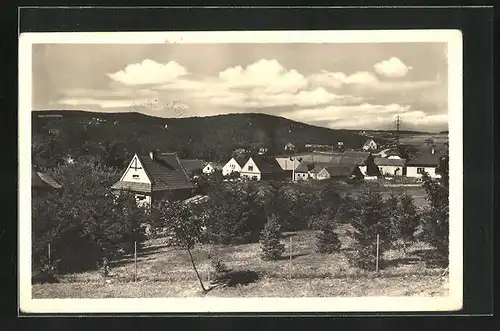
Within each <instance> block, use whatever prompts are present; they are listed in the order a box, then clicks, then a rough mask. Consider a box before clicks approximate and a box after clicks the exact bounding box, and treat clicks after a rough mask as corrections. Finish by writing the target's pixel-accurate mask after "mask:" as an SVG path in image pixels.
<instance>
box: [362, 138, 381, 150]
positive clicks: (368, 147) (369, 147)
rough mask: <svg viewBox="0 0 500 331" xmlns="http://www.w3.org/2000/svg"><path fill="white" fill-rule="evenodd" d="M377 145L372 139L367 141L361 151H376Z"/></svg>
mask: <svg viewBox="0 0 500 331" xmlns="http://www.w3.org/2000/svg"><path fill="white" fill-rule="evenodd" d="M377 147H378V146H377V143H376V142H375V140H373V139H368V140H367V141H366V142H365V143H364V145H363V150H364V151H370V150H372V151H373V150H376V149H377Z"/></svg>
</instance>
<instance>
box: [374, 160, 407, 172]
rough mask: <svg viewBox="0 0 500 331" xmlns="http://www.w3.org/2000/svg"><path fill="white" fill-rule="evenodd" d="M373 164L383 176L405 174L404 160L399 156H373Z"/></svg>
mask: <svg viewBox="0 0 500 331" xmlns="http://www.w3.org/2000/svg"><path fill="white" fill-rule="evenodd" d="M374 162H375V165H376V166H377V167H378V171H379V172H380V174H381V175H383V176H405V174H406V168H405V161H404V160H403V159H401V158H390V157H389V158H384V157H375V158H374Z"/></svg>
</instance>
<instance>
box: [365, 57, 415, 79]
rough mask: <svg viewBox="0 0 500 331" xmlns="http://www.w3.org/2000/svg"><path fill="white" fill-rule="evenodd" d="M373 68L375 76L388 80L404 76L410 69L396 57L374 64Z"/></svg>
mask: <svg viewBox="0 0 500 331" xmlns="http://www.w3.org/2000/svg"><path fill="white" fill-rule="evenodd" d="M373 68H374V69H375V71H376V72H377V74H379V75H381V76H385V77H390V78H397V77H403V76H406V74H407V73H408V71H410V70H411V69H412V67H410V66H407V65H406V64H404V63H403V61H401V60H400V59H398V58H397V57H391V58H390V59H389V60H384V61H381V62H379V63H376V64H375V65H374V66H373Z"/></svg>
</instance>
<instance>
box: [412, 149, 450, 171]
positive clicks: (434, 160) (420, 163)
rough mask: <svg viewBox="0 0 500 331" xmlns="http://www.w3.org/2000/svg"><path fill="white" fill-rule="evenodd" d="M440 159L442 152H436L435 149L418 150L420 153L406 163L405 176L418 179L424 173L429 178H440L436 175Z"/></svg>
mask: <svg viewBox="0 0 500 331" xmlns="http://www.w3.org/2000/svg"><path fill="white" fill-rule="evenodd" d="M441 157H442V151H436V149H435V147H429V148H422V149H420V152H419V153H417V154H416V155H415V156H414V157H412V158H411V159H410V160H408V162H407V163H406V176H408V177H417V178H418V177H422V175H423V174H424V172H426V173H427V174H429V176H430V177H433V178H439V177H441V176H440V175H439V174H437V173H436V168H437V166H438V164H439V160H440V158H441Z"/></svg>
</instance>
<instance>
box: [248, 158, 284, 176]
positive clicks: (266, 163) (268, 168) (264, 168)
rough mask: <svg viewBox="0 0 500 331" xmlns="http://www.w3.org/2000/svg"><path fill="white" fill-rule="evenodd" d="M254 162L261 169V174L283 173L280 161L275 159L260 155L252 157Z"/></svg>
mask: <svg viewBox="0 0 500 331" xmlns="http://www.w3.org/2000/svg"><path fill="white" fill-rule="evenodd" d="M252 160H253V162H254V163H255V165H256V166H257V168H259V170H260V172H261V173H263V174H264V173H276V172H282V171H283V169H281V166H280V165H279V164H278V161H276V159H275V158H274V157H263V156H260V155H252Z"/></svg>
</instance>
